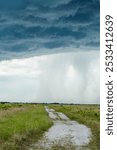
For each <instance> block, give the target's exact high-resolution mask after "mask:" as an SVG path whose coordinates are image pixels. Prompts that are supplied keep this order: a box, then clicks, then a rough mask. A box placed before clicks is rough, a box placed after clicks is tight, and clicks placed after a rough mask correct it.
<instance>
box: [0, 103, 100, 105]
mask: <svg viewBox="0 0 117 150" xmlns="http://www.w3.org/2000/svg"><path fill="white" fill-rule="evenodd" d="M0 104H35V105H36V104H46V105H48V104H52V105H100V104H75V103H57V102H54V103H37V102H0Z"/></svg>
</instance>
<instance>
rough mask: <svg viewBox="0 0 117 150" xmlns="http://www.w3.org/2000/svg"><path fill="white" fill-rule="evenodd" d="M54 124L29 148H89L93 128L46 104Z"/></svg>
mask: <svg viewBox="0 0 117 150" xmlns="http://www.w3.org/2000/svg"><path fill="white" fill-rule="evenodd" d="M45 110H46V111H47V112H48V114H49V117H50V118H51V119H52V120H53V123H54V125H53V126H52V127H51V128H50V129H49V130H48V131H47V132H45V134H44V136H43V138H42V139H41V140H39V141H38V142H37V143H35V144H33V145H32V146H31V148H30V149H29V150H88V148H87V147H86V145H87V144H88V143H89V142H90V138H91V130H90V129H89V128H87V127H86V126H85V125H82V124H79V123H78V122H76V121H72V120H70V119H69V118H68V117H67V116H66V115H65V114H63V113H61V112H56V111H55V110H54V109H49V108H48V107H47V106H45Z"/></svg>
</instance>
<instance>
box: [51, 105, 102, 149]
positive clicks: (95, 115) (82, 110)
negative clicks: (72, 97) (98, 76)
mask: <svg viewBox="0 0 117 150" xmlns="http://www.w3.org/2000/svg"><path fill="white" fill-rule="evenodd" d="M49 107H51V108H53V109H55V110H56V111H59V112H63V113H64V114H66V115H67V116H68V117H69V118H70V119H72V120H76V121H78V122H79V123H82V124H85V125H87V126H88V127H89V128H91V131H92V140H91V142H90V143H89V145H87V147H88V148H89V149H90V150H99V149H100V109H99V105H49Z"/></svg>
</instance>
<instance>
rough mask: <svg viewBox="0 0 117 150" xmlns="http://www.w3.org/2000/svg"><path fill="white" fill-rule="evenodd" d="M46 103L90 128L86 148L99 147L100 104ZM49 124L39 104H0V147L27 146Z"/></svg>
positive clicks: (23, 149)
mask: <svg viewBox="0 0 117 150" xmlns="http://www.w3.org/2000/svg"><path fill="white" fill-rule="evenodd" d="M48 106H49V107H51V108H54V109H55V110H56V111H59V112H63V113H64V114H66V115H67V116H68V117H69V118H70V119H72V120H76V121H78V122H79V123H82V124H85V125H87V126H88V127H89V128H91V130H92V140H91V142H90V143H89V145H87V147H88V148H89V149H88V150H99V145H100V110H99V105H53V104H51V105H48ZM52 124H53V122H52V120H51V119H50V118H49V117H48V114H47V112H46V111H45V109H44V105H42V104H38V105H34V104H0V150H27V148H28V146H29V145H30V144H31V143H34V142H35V141H37V140H38V139H39V138H41V137H42V135H43V133H44V132H45V131H47V130H48V129H49V128H50V127H51V126H52Z"/></svg>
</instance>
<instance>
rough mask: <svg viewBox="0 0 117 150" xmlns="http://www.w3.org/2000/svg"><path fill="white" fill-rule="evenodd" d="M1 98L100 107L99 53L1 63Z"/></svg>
mask: <svg viewBox="0 0 117 150" xmlns="http://www.w3.org/2000/svg"><path fill="white" fill-rule="evenodd" d="M6 93H7V94H6ZM0 96H1V100H3V101H6V100H9V101H28V102H34V101H36V102H66V103H67V102H69V103H99V52H98V51H87V52H86V51H84V52H83V51H82V52H77V53H76V52H74V53H71V52H70V53H61V54H53V55H45V56H37V57H31V58H27V59H15V60H9V61H1V62H0Z"/></svg>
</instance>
